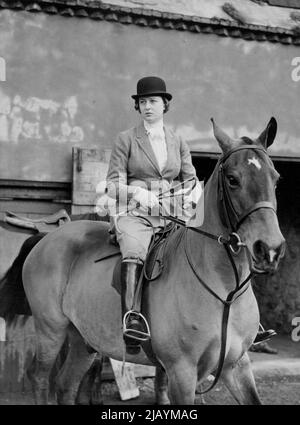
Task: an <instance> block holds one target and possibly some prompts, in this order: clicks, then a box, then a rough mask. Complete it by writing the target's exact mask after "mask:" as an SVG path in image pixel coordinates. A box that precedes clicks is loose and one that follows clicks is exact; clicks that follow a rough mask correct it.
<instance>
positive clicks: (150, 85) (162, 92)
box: [131, 77, 172, 100]
mask: <svg viewBox="0 0 300 425" xmlns="http://www.w3.org/2000/svg"><path fill="white" fill-rule="evenodd" d="M144 96H163V97H165V98H166V99H168V100H171V99H172V95H171V94H170V93H167V89H166V83H165V82H164V80H162V79H161V78H159V77H144V78H141V79H140V80H139V81H138V82H137V86H136V94H133V95H132V96H131V97H132V98H133V99H138V98H139V97H144Z"/></svg>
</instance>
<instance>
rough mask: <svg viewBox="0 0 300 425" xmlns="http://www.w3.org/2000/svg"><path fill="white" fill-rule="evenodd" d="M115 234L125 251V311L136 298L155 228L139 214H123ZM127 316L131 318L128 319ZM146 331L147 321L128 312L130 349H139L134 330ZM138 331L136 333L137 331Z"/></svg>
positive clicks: (126, 322)
mask: <svg viewBox="0 0 300 425" xmlns="http://www.w3.org/2000/svg"><path fill="white" fill-rule="evenodd" d="M115 229H116V236H117V240H118V243H119V245H120V250H121V253H122V258H123V261H122V264H121V286H122V314H123V317H124V314H125V313H127V312H128V311H131V310H132V307H133V300H134V295H135V290H136V287H137V283H138V281H139V277H140V273H141V271H142V267H143V263H144V261H145V259H146V256H147V252H148V247H149V244H150V241H151V237H152V235H153V228H152V226H150V225H149V224H148V223H147V222H146V221H145V220H143V219H142V218H140V217H136V216H130V215H127V216H124V217H120V218H119V219H118V220H117V222H116V223H115ZM127 319H128V320H127ZM130 330H133V331H138V332H146V331H147V329H146V328H145V323H143V320H142V319H141V317H139V316H138V315H134V314H130V315H126V320H125V333H126V335H124V340H125V343H126V348H127V352H131V353H132V354H136V353H137V352H138V351H139V350H140V341H139V340H137V339H134V338H130V335H132V334H133V333H134V332H132V333H131V332H130ZM138 332H137V333H136V335H138Z"/></svg>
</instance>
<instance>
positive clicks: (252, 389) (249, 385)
mask: <svg viewBox="0 0 300 425" xmlns="http://www.w3.org/2000/svg"><path fill="white" fill-rule="evenodd" d="M222 378H223V380H224V383H225V385H226V387H227V388H228V390H229V391H230V393H231V394H232V396H233V397H234V398H235V400H236V401H237V402H238V403H239V404H262V403H261V401H260V399H259V395H258V393H257V389H256V385H255V380H254V376H253V372H252V369H251V365H250V360H249V356H248V354H247V353H245V354H244V355H243V357H242V358H241V359H240V360H239V361H238V362H237V363H236V365H235V366H234V367H232V368H230V369H227V370H224V372H223V375H222Z"/></svg>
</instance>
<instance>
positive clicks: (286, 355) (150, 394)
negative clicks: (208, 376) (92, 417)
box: [0, 336, 300, 405]
mask: <svg viewBox="0 0 300 425" xmlns="http://www.w3.org/2000/svg"><path fill="white" fill-rule="evenodd" d="M270 345H271V346H272V347H273V348H276V349H277V350H278V354H276V355H274V354H266V353H250V358H251V361H252V367H253V370H254V374H255V378H256V384H257V389H258V393H259V395H260V398H261V401H262V403H263V404H265V405H300V342H298V343H295V342H293V341H292V340H291V338H290V337H288V336H285V337H275V338H274V340H272V343H270ZM137 384H138V386H139V389H140V396H139V397H138V398H136V399H132V400H127V401H121V400H120V395H119V391H118V388H117V385H116V383H115V382H114V381H112V380H110V381H105V382H103V384H102V395H103V398H104V405H139V404H146V405H151V404H154V402H155V399H154V379H153V378H152V377H148V378H137ZM209 384H210V382H207V383H206V385H209ZM204 402H205V403H206V404H207V405H234V404H236V402H235V401H234V399H233V398H232V396H231V395H230V393H229V392H228V390H227V389H226V388H225V387H224V385H223V384H222V383H218V384H217V386H216V387H215V388H214V389H213V390H211V391H210V392H209V393H207V394H205V395H204ZM196 403H197V404H200V403H201V398H200V396H199V395H197V397H196ZM12 404H19V405H30V404H33V399H32V395H31V394H30V393H29V392H27V393H24V394H22V393H14V394H9V393H0V405H12Z"/></svg>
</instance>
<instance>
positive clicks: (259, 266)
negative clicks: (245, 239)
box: [251, 239, 286, 273]
mask: <svg viewBox="0 0 300 425" xmlns="http://www.w3.org/2000/svg"><path fill="white" fill-rule="evenodd" d="M285 246H286V244H285V240H284V239H283V241H282V242H281V243H280V244H279V245H278V246H277V247H276V248H274V247H269V246H268V245H267V244H266V243H265V242H263V241H262V240H258V241H256V242H255V243H254V244H253V257H252V260H253V261H252V265H251V268H252V270H251V271H252V272H253V273H274V272H275V271H276V270H277V268H278V265H279V262H280V260H281V258H283V256H284V254H285Z"/></svg>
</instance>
